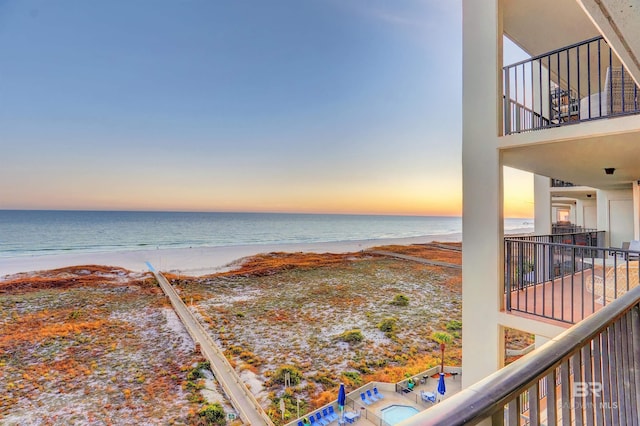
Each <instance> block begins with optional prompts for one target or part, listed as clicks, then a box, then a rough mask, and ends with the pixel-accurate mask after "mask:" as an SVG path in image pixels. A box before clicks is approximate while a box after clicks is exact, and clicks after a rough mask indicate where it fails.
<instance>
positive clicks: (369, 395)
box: [367, 389, 378, 402]
mask: <svg viewBox="0 0 640 426" xmlns="http://www.w3.org/2000/svg"><path fill="white" fill-rule="evenodd" d="M367 398H369V399H370V400H371V401H373V402H376V401H377V400H378V397H377V396H376V395H374V394H372V393H371V391H370V390H369V389H367Z"/></svg>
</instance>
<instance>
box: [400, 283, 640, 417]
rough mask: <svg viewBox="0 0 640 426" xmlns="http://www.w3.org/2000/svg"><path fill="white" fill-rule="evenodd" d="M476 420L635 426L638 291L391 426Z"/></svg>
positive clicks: (639, 411)
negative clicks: (451, 394)
mask: <svg viewBox="0 0 640 426" xmlns="http://www.w3.org/2000/svg"><path fill="white" fill-rule="evenodd" d="M478 356H482V355H481V354H478ZM483 420H490V421H491V422H492V423H493V424H495V425H514V426H515V425H525V424H527V425H528V424H532V425H541V424H546V425H556V424H563V425H573V424H575V425H585V424H586V425H594V424H595V425H602V424H605V425H634V426H638V425H639V424H640V287H636V288H634V289H632V290H630V291H629V292H627V293H626V294H624V295H623V296H622V297H620V298H619V299H617V300H615V301H613V302H612V303H610V304H609V305H607V306H605V307H604V308H602V309H601V310H600V311H598V312H597V313H596V314H594V315H592V316H591V317H589V318H587V319H585V320H584V321H582V322H580V323H579V324H577V325H575V326H573V327H571V328H570V329H569V330H567V331H566V332H564V333H562V334H560V335H559V336H557V337H556V338H554V339H552V340H551V341H550V342H548V343H547V344H546V345H544V346H543V347H541V348H540V349H537V350H535V351H533V352H531V353H530V354H528V355H525V356H524V357H522V358H520V359H519V360H517V361H515V362H513V363H512V364H509V365H508V366H507V367H505V368H503V369H501V370H499V371H497V372H496V373H494V374H492V375H490V376H488V377H486V378H485V379H483V380H481V381H480V382H478V383H476V384H474V385H472V386H470V387H468V388H466V389H464V390H463V391H461V392H460V393H458V394H456V395H453V396H451V397H450V398H448V399H446V400H444V401H442V402H441V403H439V404H437V405H436V406H434V407H433V408H431V409H429V410H426V411H424V412H422V413H420V414H417V415H415V416H413V417H411V418H409V419H407V420H405V421H403V422H401V423H398V424H397V426H417V425H421V426H423V425H433V426H436V425H446V426H458V425H460V426H462V425H475V424H478V423H479V422H481V421H483Z"/></svg>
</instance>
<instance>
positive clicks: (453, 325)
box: [445, 320, 462, 331]
mask: <svg viewBox="0 0 640 426" xmlns="http://www.w3.org/2000/svg"><path fill="white" fill-rule="evenodd" d="M445 327H446V328H447V330H449V331H457V330H462V322H461V321H458V320H451V321H449V322H448V323H447V325H446V326H445Z"/></svg>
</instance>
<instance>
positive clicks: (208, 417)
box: [198, 402, 227, 425]
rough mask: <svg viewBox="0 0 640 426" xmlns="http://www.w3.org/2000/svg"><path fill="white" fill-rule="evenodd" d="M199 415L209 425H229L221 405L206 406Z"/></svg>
mask: <svg viewBox="0 0 640 426" xmlns="http://www.w3.org/2000/svg"><path fill="white" fill-rule="evenodd" d="M198 415H199V416H200V417H201V418H202V419H203V420H204V421H206V423H207V424H208V425H225V424H227V420H226V414H225V412H224V409H223V408H222V405H220V404H219V403H217V402H216V403H214V404H208V405H205V406H204V407H203V408H202V409H201V410H200V411H198Z"/></svg>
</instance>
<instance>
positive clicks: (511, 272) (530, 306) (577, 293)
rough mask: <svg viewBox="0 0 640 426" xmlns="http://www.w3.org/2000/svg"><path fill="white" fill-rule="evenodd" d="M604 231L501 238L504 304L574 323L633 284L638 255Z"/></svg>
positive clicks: (636, 278) (637, 278)
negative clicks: (611, 244)
mask: <svg viewBox="0 0 640 426" xmlns="http://www.w3.org/2000/svg"><path fill="white" fill-rule="evenodd" d="M603 236H604V232H602V231H601V232H588V233H581V234H563V235H544V236H531V237H521V238H507V239H505V308H506V310H507V311H515V312H522V313H526V314H530V315H535V316H539V317H543V318H547V319H552V320H556V321H562V322H566V323H571V324H574V323H576V322H578V321H581V320H582V319H584V318H586V317H587V316H589V315H591V314H592V313H594V312H596V311H598V310H599V309H601V308H602V307H603V306H605V305H607V304H608V303H610V302H611V301H613V300H615V299H617V298H619V297H620V296H621V295H622V294H624V293H626V292H627V291H628V290H629V289H631V288H633V287H636V286H638V283H639V282H640V270H639V268H638V253H637V252H633V251H629V250H623V249H612V248H603V247H602V244H601V242H602V239H603Z"/></svg>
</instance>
